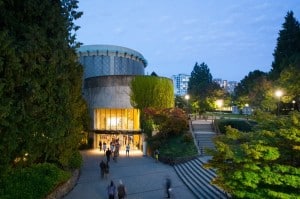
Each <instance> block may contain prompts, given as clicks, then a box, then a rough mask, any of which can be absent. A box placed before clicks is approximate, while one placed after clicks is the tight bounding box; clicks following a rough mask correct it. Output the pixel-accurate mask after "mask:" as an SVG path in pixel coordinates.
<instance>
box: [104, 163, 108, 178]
mask: <svg viewBox="0 0 300 199" xmlns="http://www.w3.org/2000/svg"><path fill="white" fill-rule="evenodd" d="M104 164H105V163H104ZM108 175H109V164H108V163H106V164H105V166H104V176H105V179H107V177H108Z"/></svg>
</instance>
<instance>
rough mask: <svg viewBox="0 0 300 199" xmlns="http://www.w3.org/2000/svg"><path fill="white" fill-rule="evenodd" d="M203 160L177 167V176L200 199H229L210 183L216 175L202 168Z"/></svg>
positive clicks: (192, 161) (198, 159)
mask: <svg viewBox="0 0 300 199" xmlns="http://www.w3.org/2000/svg"><path fill="white" fill-rule="evenodd" d="M201 158H203V157H198V158H196V159H194V160H191V161H188V162H185V163H181V164H177V165H175V166H174V169H175V171H176V173H177V175H178V176H179V177H180V178H181V180H182V181H183V182H184V184H185V185H186V186H187V187H188V188H189V189H190V190H191V191H192V192H193V193H194V194H195V196H196V197H197V198H199V199H200V198H201V199H217V198H229V197H228V195H227V194H226V193H225V192H224V191H222V190H221V189H219V188H218V187H216V186H214V185H212V184H211V183H210V182H211V180H212V179H213V178H214V177H215V176H216V174H215V172H214V171H213V170H211V169H205V168H204V167H203V166H202V165H203V161H202V160H201Z"/></svg>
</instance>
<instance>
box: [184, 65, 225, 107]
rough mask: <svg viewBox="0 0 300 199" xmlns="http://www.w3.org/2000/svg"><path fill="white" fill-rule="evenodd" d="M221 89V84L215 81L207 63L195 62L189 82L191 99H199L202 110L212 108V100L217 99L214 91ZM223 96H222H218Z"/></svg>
mask: <svg viewBox="0 0 300 199" xmlns="http://www.w3.org/2000/svg"><path fill="white" fill-rule="evenodd" d="M217 90H221V88H220V86H219V85H218V84H217V83H215V82H213V80H212V75H211V73H210V71H209V68H208V66H207V65H206V64H205V63H201V64H200V65H198V63H196V64H195V66H194V69H193V71H192V73H191V77H190V80H189V83H188V93H189V94H190V95H191V97H192V100H191V101H198V105H199V109H200V110H201V111H205V110H210V109H211V108H212V107H213V105H212V103H213V102H212V100H214V99H215V96H214V93H216V91H217ZM218 97H221V96H218Z"/></svg>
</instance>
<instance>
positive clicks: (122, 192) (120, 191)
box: [117, 180, 127, 199]
mask: <svg viewBox="0 0 300 199" xmlns="http://www.w3.org/2000/svg"><path fill="white" fill-rule="evenodd" d="M117 190H118V197H119V199H124V198H125V197H126V193H127V191H126V188H125V185H124V184H123V182H122V180H120V181H119V185H118V188H117Z"/></svg>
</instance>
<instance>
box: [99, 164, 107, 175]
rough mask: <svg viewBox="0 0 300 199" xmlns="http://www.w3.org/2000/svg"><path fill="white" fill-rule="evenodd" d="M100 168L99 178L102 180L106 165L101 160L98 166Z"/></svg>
mask: <svg viewBox="0 0 300 199" xmlns="http://www.w3.org/2000/svg"><path fill="white" fill-rule="evenodd" d="M99 167H100V172H101V178H102V179H103V178H104V173H105V169H106V164H105V162H104V161H103V160H102V161H101V162H100V164H99Z"/></svg>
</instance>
